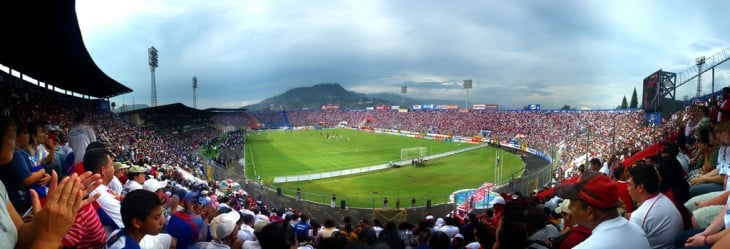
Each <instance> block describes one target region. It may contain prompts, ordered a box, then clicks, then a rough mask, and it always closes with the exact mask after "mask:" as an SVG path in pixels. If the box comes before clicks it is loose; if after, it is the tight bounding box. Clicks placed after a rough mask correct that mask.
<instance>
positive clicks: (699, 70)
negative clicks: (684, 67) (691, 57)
mask: <svg viewBox="0 0 730 249" xmlns="http://www.w3.org/2000/svg"><path fill="white" fill-rule="evenodd" d="M695 63H696V64H697V96H695V97H699V96H700V95H701V94H702V65H704V64H705V57H704V56H700V57H697V59H695Z"/></svg>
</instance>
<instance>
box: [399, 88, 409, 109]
mask: <svg viewBox="0 0 730 249" xmlns="http://www.w3.org/2000/svg"><path fill="white" fill-rule="evenodd" d="M406 92H408V86H402V87H400V93H401V98H400V105H401V106H405V105H406Z"/></svg>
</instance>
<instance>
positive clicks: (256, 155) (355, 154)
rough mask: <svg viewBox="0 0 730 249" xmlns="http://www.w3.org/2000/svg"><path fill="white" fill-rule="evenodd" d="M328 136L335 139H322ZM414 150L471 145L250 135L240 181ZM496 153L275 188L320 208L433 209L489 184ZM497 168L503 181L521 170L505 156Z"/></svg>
mask: <svg viewBox="0 0 730 249" xmlns="http://www.w3.org/2000/svg"><path fill="white" fill-rule="evenodd" d="M328 134H329V135H330V137H333V136H334V137H336V138H330V139H327V138H326V137H327V135H328ZM418 146H422V147H427V148H428V149H429V155H431V154H437V153H442V152H447V151H453V150H457V149H461V148H465V146H473V145H470V144H461V143H454V142H443V141H434V140H427V139H416V138H408V137H403V136H395V135H388V134H376V133H370V132H363V131H356V130H347V129H332V130H306V131H268V132H250V133H249V134H248V135H247V141H246V175H247V176H248V177H249V178H253V179H256V177H257V175H255V174H254V172H256V173H257V174H258V175H260V176H261V177H262V179H273V177H275V176H287V175H298V174H307V173H316V172H326V171H333V170H339V169H346V168H355V167H362V166H369V165H375V164H382V163H386V162H388V161H399V160H400V150H401V149H402V148H408V147H418ZM496 150H498V149H496V148H494V147H485V148H480V149H477V150H472V151H469V152H464V153H459V154H456V155H453V156H449V157H444V158H439V159H434V160H429V161H428V162H427V163H426V166H425V167H419V168H416V167H412V166H404V167H400V168H391V169H387V170H382V171H376V172H370V173H365V174H359V175H352V176H346V177H337V178H329V179H321V180H315V181H302V182H290V183H284V184H279V185H277V186H276V187H281V188H282V189H283V191H284V193H285V194H287V195H292V196H293V195H294V194H295V192H296V189H297V188H300V189H301V193H302V198H303V199H308V200H312V201H316V202H322V203H329V199H330V198H331V195H332V194H333V193H335V194H336V195H337V196H338V200H346V201H347V202H348V205H349V206H354V207H371V206H373V203H380V205H382V199H383V198H384V197H387V198H388V199H391V200H395V199H396V198H400V199H401V203H403V205H404V206H405V203H408V205H410V199H411V198H417V199H418V200H420V201H419V205H420V206H422V205H425V203H421V202H425V200H426V199H431V200H432V202H433V204H437V203H443V202H446V201H447V199H448V195H449V194H451V193H452V192H454V191H456V190H459V189H466V188H476V187H478V186H479V185H481V184H482V183H484V182H494V165H495V161H496V157H495V156H496ZM502 165H503V166H502V167H503V176H504V177H505V178H508V177H510V176H511V175H512V174H515V173H518V172H519V171H521V170H522V168H523V163H522V160H521V159H520V158H519V157H517V156H516V155H513V154H509V153H504V158H503V159H502ZM504 182H506V180H504ZM376 200H377V201H376ZM405 200H408V201H405ZM393 203H395V202H393ZM338 205H339V202H338ZM375 206H377V207H380V206H378V205H375Z"/></svg>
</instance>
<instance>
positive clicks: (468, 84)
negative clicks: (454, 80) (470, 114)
mask: <svg viewBox="0 0 730 249" xmlns="http://www.w3.org/2000/svg"><path fill="white" fill-rule="evenodd" d="M471 88H472V84H471V79H468V80H464V89H466V102H465V103H464V108H466V109H469V89H471Z"/></svg>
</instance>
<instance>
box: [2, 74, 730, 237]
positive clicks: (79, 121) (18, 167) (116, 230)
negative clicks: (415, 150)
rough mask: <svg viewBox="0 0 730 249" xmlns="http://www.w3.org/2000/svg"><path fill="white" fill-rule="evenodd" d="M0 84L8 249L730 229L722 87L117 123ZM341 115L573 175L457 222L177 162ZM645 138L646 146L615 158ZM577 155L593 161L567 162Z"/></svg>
mask: <svg viewBox="0 0 730 249" xmlns="http://www.w3.org/2000/svg"><path fill="white" fill-rule="evenodd" d="M0 86H1V87H0V92H2V94H3V96H8V97H7V98H3V99H2V103H0V110H1V111H2V116H3V118H2V121H1V122H0V124H2V125H0V132H2V143H1V144H0V165H2V166H0V180H2V185H0V188H2V189H1V190H2V191H0V222H1V223H0V224H2V227H3V228H4V229H3V232H2V233H0V234H1V235H0V236H2V238H3V241H5V242H6V243H7V244H9V245H10V246H11V247H18V248H29V247H34V248H60V247H64V248H103V247H106V248H127V247H130V248H132V247H134V246H139V247H141V248H265V249H268V248H298V247H310V248H344V247H351V248H353V247H354V248H358V247H363V248H365V247H368V248H369V247H381V248H392V249H400V248H444V249H446V248H449V249H461V248H470V249H476V248H572V247H573V246H575V248H616V247H624V248H680V247H697V248H702V247H709V246H712V245H714V246H716V247H719V248H722V247H726V246H727V245H728V243H729V242H727V241H728V240H730V235H728V233H730V232H728V231H730V230H728V229H725V228H726V226H728V223H727V222H725V221H726V220H728V219H730V218H728V217H730V215H729V214H728V212H727V208H728V203H729V202H728V198H729V196H730V194H729V193H730V192H729V191H728V181H729V180H728V179H729V178H728V174H730V173H728V172H730V158H727V152H729V151H730V149H729V148H730V122H727V121H728V120H730V100H729V99H730V89H727V88H726V89H724V91H723V96H722V99H721V101H716V100H712V101H710V102H707V103H699V104H695V105H693V106H690V107H688V108H687V109H685V110H683V111H680V112H678V113H676V114H675V115H673V117H672V118H671V119H668V120H664V122H662V124H661V125H657V126H652V125H647V123H646V121H645V120H646V118H645V113H643V112H641V111H598V112H590V111H587V112H513V111H484V112H482V111H474V112H456V111H414V112H406V113H401V112H395V111H289V112H281V111H276V112H253V113H251V114H250V115H249V114H222V115H218V116H215V117H214V118H213V120H214V121H218V122H220V123H218V124H210V125H196V126H194V127H189V126H183V125H181V126H179V127H167V128H159V129H148V128H139V127H134V126H132V125H130V124H128V123H127V122H125V121H123V120H121V119H120V118H119V117H118V116H117V115H115V114H113V113H112V112H110V110H108V108H104V107H102V106H100V105H99V103H103V101H93V100H83V99H77V98H73V97H69V96H64V95H60V94H58V93H55V92H51V91H47V90H44V89H40V88H38V87H36V86H29V85H27V84H18V82H12V81H10V82H3V84H0ZM59 106H64V108H60V107H59ZM65 106H68V107H65ZM343 121H344V122H346V123H347V124H348V125H350V126H360V125H361V124H367V125H368V126H369V127H376V128H392V129H401V130H409V131H421V132H432V133H441V134H452V135H455V136H467V137H469V136H478V135H482V134H484V131H489V132H488V133H489V135H488V137H489V138H495V139H497V140H500V141H510V140H519V142H521V143H527V144H528V146H530V147H532V148H536V149H538V150H542V151H546V152H549V151H551V150H559V151H560V152H561V153H560V157H559V158H556V159H557V160H560V161H559V162H560V165H561V166H564V167H567V168H566V169H565V171H569V172H572V173H571V174H575V175H576V176H575V177H574V178H572V179H571V181H568V182H566V183H563V184H561V185H560V186H558V187H557V188H556V191H555V194H554V195H552V196H548V198H545V199H539V198H536V197H533V196H522V194H520V193H501V196H500V197H499V198H495V199H494V200H492V201H491V203H490V205H491V208H490V209H489V210H487V211H486V212H484V213H483V214H476V213H471V214H469V215H468V216H467V218H466V219H456V218H453V217H449V216H448V215H447V214H443V216H442V215H436V216H435V217H434V215H428V216H425V217H423V220H421V221H419V222H416V223H408V222H404V223H402V224H392V223H389V222H385V223H384V224H381V222H380V221H379V220H376V219H371V218H366V217H360V219H359V220H357V221H353V220H352V219H351V218H349V217H343V219H342V221H341V222H338V221H335V220H333V219H330V218H325V219H324V220H322V221H320V220H319V219H318V218H317V217H313V214H308V213H305V212H301V211H298V210H297V209H296V208H293V207H288V208H287V207H277V208H269V206H268V205H267V204H266V203H264V202H263V201H262V199H260V198H256V199H255V198H253V197H252V196H250V195H248V193H247V192H246V191H244V190H243V189H241V188H240V186H247V184H244V185H241V184H238V183H236V182H235V181H234V180H230V179H227V180H223V179H220V180H221V181H216V182H206V181H202V180H200V179H199V178H196V177H195V176H193V175H189V174H188V173H187V172H193V173H197V175H202V173H203V172H202V171H201V168H202V167H201V166H202V165H203V164H204V163H205V160H207V159H206V158H201V157H200V156H199V155H198V154H197V153H196V151H197V150H198V149H200V148H201V147H202V146H206V145H209V144H216V145H220V146H221V147H222V148H224V149H223V150H221V151H220V153H219V154H218V157H217V158H212V159H213V161H215V162H217V163H220V164H230V163H231V162H232V161H231V160H233V159H234V157H237V156H238V153H235V151H236V150H240V149H242V146H243V145H244V143H245V141H244V137H245V136H244V133H243V131H235V132H228V133H225V134H224V133H223V132H222V130H221V129H220V128H218V127H221V126H224V127H225V126H246V125H256V126H258V125H260V124H264V126H266V127H276V126H283V125H287V126H316V125H324V126H334V125H337V124H342V123H343ZM239 122H241V123H239ZM658 141H661V142H662V147H663V149H661V151H660V152H658V153H657V154H656V155H648V156H647V157H646V158H644V159H642V160H636V161H633V162H632V163H631V164H630V165H623V164H622V163H621V161H622V159H626V158H627V157H629V156H632V155H633V154H634V153H635V152H638V151H643V150H645V149H646V148H647V147H648V146H650V145H652V144H655V143H656V142H658ZM81 148H83V149H81ZM81 155H83V156H81ZM79 157H80V158H79ZM581 157H583V158H593V159H591V160H590V161H591V163H590V164H589V165H584V166H583V167H582V168H581V167H578V166H576V165H577V164H578V163H580V161H581V160H575V159H577V158H581ZM235 159H238V158H235ZM569 175H570V174H569ZM61 179H62V180H61ZM325 208H326V207H325ZM29 235H30V236H29ZM34 235H37V237H34ZM616 238H621V239H620V240H619V239H616Z"/></svg>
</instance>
